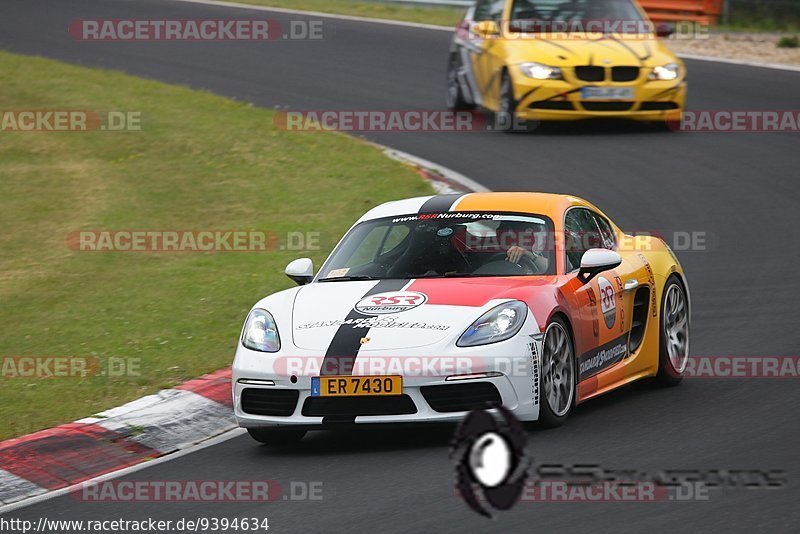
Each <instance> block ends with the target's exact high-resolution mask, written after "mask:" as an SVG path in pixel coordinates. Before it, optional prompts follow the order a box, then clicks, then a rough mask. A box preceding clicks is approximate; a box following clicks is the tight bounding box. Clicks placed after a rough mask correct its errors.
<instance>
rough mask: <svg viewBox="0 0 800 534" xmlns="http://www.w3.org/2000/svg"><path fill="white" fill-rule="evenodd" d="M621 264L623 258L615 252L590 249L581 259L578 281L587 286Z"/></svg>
mask: <svg viewBox="0 0 800 534" xmlns="http://www.w3.org/2000/svg"><path fill="white" fill-rule="evenodd" d="M620 263H622V257H620V255H619V254H617V253H616V252H614V251H613V250H608V249H605V248H590V249H589V250H587V251H586V252H584V253H583V257H581V268H580V270H579V271H578V279H579V280H580V281H581V282H583V283H584V284H585V283H587V282H588V281H589V280H591V279H592V278H594V277H595V276H597V275H598V274H600V273H602V272H603V271H608V270H609V269H613V268H614V267H617V266H619V264H620Z"/></svg>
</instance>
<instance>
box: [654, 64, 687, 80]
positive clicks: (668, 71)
mask: <svg viewBox="0 0 800 534" xmlns="http://www.w3.org/2000/svg"><path fill="white" fill-rule="evenodd" d="M680 72H681V67H680V65H678V64H677V63H670V64H668V65H663V66H659V67H654V68H653V72H651V73H650V79H651V80H666V81H669V80H674V79H675V78H677V77H678V75H679V74H680Z"/></svg>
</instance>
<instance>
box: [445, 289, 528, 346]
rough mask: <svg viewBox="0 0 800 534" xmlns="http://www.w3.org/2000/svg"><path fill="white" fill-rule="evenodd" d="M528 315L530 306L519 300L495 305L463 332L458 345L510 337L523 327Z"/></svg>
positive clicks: (491, 341)
mask: <svg viewBox="0 0 800 534" xmlns="http://www.w3.org/2000/svg"><path fill="white" fill-rule="evenodd" d="M527 315H528V306H526V305H525V303H524V302H520V301H518V300H512V301H511V302H506V303H504V304H501V305H499V306H495V307H494V308H492V309H491V310H489V311H488V312H486V313H484V314H483V315H481V316H480V318H478V320H477V321H475V322H474V323H472V325H470V327H469V328H467V330H466V331H465V332H464V333H463V334H461V337H460V338H458V341H457V342H456V346H459V347H474V346H476V345H487V344H489V343H497V342H498V341H505V340H506V339H510V338H512V337H514V336H515V335H516V333H517V332H519V329H520V328H522V323H524V322H525V317H526V316H527Z"/></svg>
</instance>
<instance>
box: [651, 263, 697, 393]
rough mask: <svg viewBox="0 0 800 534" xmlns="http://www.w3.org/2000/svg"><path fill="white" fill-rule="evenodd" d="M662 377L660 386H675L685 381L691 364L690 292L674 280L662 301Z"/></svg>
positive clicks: (659, 381)
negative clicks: (684, 374) (685, 373)
mask: <svg viewBox="0 0 800 534" xmlns="http://www.w3.org/2000/svg"><path fill="white" fill-rule="evenodd" d="M659 334H660V335H659V354H658V374H657V375H656V383H658V384H660V385H662V386H674V385H677V384H679V383H680V382H681V380H683V373H684V371H685V370H686V362H687V361H688V360H689V302H688V299H687V298H686V290H684V288H683V285H681V283H680V282H679V281H678V279H677V277H676V276H674V275H673V276H671V277H670V278H669V279H668V280H667V283H666V285H665V286H664V294H663V296H662V297H661V324H660V332H659Z"/></svg>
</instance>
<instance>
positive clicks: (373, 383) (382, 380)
mask: <svg viewBox="0 0 800 534" xmlns="http://www.w3.org/2000/svg"><path fill="white" fill-rule="evenodd" d="M402 394H403V377H402V376H314V377H311V396H312V397H357V396H362V395H371V396H375V395H402Z"/></svg>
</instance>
